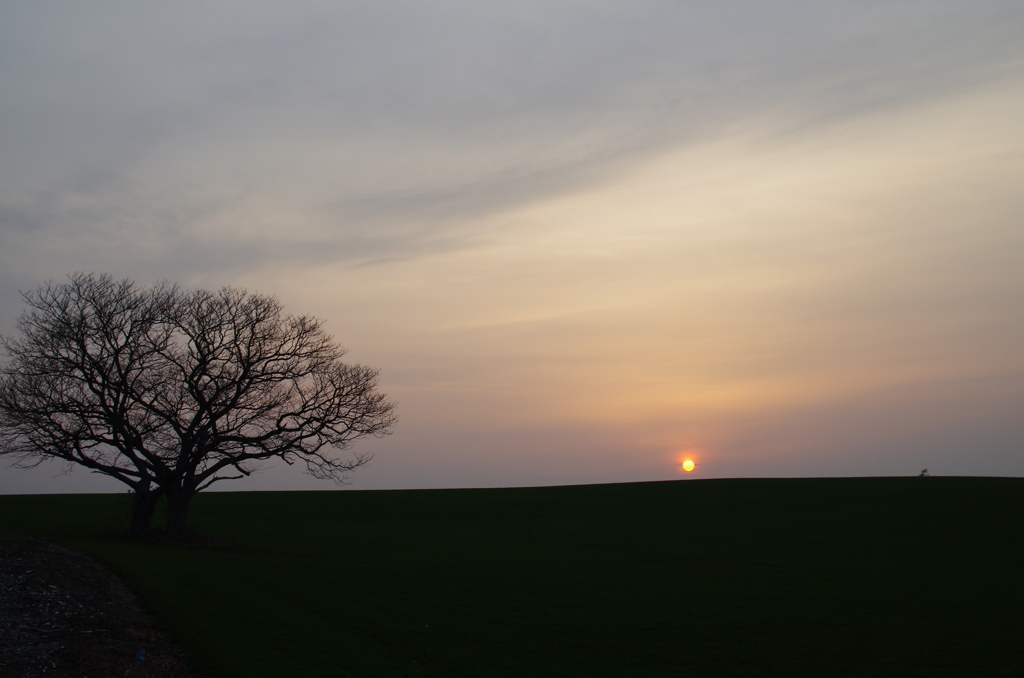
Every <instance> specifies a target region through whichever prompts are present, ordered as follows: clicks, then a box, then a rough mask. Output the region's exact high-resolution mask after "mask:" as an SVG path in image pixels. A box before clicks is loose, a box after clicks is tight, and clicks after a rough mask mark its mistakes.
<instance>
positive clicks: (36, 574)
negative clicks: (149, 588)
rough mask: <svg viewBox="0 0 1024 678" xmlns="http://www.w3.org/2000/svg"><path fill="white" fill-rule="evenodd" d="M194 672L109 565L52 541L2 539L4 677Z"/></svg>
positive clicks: (181, 677)
mask: <svg viewBox="0 0 1024 678" xmlns="http://www.w3.org/2000/svg"><path fill="white" fill-rule="evenodd" d="M193 675H195V674H193V673H190V672H189V671H188V669H187V668H186V664H185V660H184V656H183V654H182V653H181V651H180V650H179V649H178V648H177V647H175V646H174V645H173V644H172V643H170V642H169V640H168V639H167V638H166V637H165V636H164V635H162V634H161V633H160V632H159V631H157V630H156V628H155V627H154V626H153V624H152V623H151V622H150V621H149V620H148V619H147V617H146V615H145V613H143V611H142V610H141V609H140V608H139V605H138V603H137V601H136V600H135V598H134V597H133V596H132V594H131V593H130V592H129V591H128V590H127V589H126V588H125V587H124V585H123V584H121V582H120V581H119V580H118V579H117V578H116V577H115V576H114V575H113V574H111V573H110V572H109V571H108V570H106V569H104V568H103V567H102V566H100V565H99V564H97V563H96V562H94V561H92V560H90V559H89V558H87V557H85V556H83V555H82V554H80V553H77V552H75V551H72V550H70V549H66V548H64V547H62V546H58V545H56V544H51V543H49V542H45V541H40V540H34V539H20V538H19V539H15V540H13V541H0V676H3V677H4V678H29V677H32V678H35V677H36V676H48V677H51V676H52V677H54V678H107V677H108V676H109V677H111V678H112V677H114V676H117V678H187V677H189V676H193Z"/></svg>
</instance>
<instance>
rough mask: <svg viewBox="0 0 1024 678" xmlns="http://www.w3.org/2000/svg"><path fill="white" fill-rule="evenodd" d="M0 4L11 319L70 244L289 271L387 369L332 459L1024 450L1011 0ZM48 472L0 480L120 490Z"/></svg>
mask: <svg viewBox="0 0 1024 678" xmlns="http://www.w3.org/2000/svg"><path fill="white" fill-rule="evenodd" d="M0 18H2V20H0V333H3V334H4V335H10V334H12V333H15V332H16V322H17V318H18V316H19V314H20V313H21V312H22V310H23V308H24V304H23V302H22V300H21V297H20V294H19V291H29V290H32V289H35V288H36V287H37V286H39V285H40V284H43V283H44V282H46V281H48V280H54V281H60V280H62V279H64V278H65V276H66V275H67V274H69V273H72V272H75V271H84V272H97V273H109V274H111V275H113V276H114V277H116V278H131V279H133V280H136V281H138V282H139V283H141V284H151V283H153V282H155V281H157V280H160V279H167V280H171V281H174V282H178V283H180V284H181V285H182V286H184V287H186V288H209V289H215V288H219V287H221V286H223V285H233V286H237V287H243V288H246V289H248V290H250V291H254V292H260V293H265V294H273V295H276V296H277V297H279V298H280V299H281V301H282V302H283V303H284V304H285V307H286V309H288V310H289V311H291V312H295V313H311V314H314V315H316V316H318V317H320V318H323V319H324V321H325V322H326V325H327V328H328V330H329V331H330V332H331V334H332V335H334V337H335V338H336V340H337V341H338V342H339V343H340V344H342V345H343V346H345V347H347V348H348V349H349V353H348V358H349V359H351V361H352V362H358V363H363V364H368V365H373V366H375V367H379V368H380V369H381V388H382V390H383V391H385V392H386V393H388V394H389V395H390V396H391V397H392V399H393V400H395V401H397V403H398V416H399V423H398V426H397V427H396V429H395V432H394V433H393V434H392V435H391V436H389V437H387V438H384V439H380V440H377V439H371V440H367V441H364V442H361V443H358V445H359V449H360V450H363V451H372V452H373V453H374V455H375V457H374V460H373V461H372V462H371V463H370V465H369V466H367V467H366V468H363V469H360V470H358V471H357V472H356V473H355V475H354V476H353V477H352V479H351V484H350V485H349V487H351V488H355V489H386V488H432V487H504V486H523V485H560V484H577V483H595V482H627V481H646V480H670V479H682V478H724V477H781V476H786V477H814V476H887V475H897V476H899V475H916V474H918V473H919V472H920V471H921V470H922V469H924V468H927V469H929V471H930V472H931V474H932V475H995V476H1021V475H1024V351H1022V348H1024V190H1022V186H1024V125H1022V124H1021V122H1020V121H1021V120H1024V40H1021V36H1022V35H1024V5H1022V4H1021V3H1019V2H1017V1H1015V0H1014V1H1010V2H989V1H985V0H979V1H974V2H931V1H928V2H900V1H895V2H888V1H887V2H870V1H869V2H864V1H857V2H830V3H819V2H809V1H799V2H798V1H795V0H774V1H772V2H732V3H712V2H674V1H672V2H668V1H667V2H649V1H646V0H630V1H628V2H626V1H617V2H600V1H598V0H592V1H588V2H569V1H560V0H554V1H552V0H545V1H544V2H532V1H530V0H519V1H517V2H505V3H479V2H433V3H422V2H411V1H410V2H377V1H375V2H345V3H337V2H310V1H304V0H299V1H293V2H289V3H272V2H244V3H243V2H216V1H213V2H176V3H172V4H157V3H134V2H103V1H98V2H90V3H73V2H53V3H20V2H10V1H7V0H0ZM684 458H691V459H692V460H694V461H695V463H696V468H695V470H694V471H693V472H692V473H689V474H687V473H684V472H683V471H681V469H680V463H681V461H682V460H683V459H684ZM62 471H63V469H62V467H60V466H56V465H43V466H41V467H39V468H37V469H35V470H33V471H21V470H15V469H11V468H7V467H6V464H4V463H3V462H0V493H22V492H92V491H121V490H122V489H123V488H122V487H121V486H120V484H119V483H117V482H116V481H112V480H110V479H107V478H104V477H102V476H97V475H94V474H89V473H87V472H86V471H85V470H78V471H74V472H72V473H70V474H63V473H62ZM335 487H336V486H335V485H333V484H332V483H330V482H329V481H317V480H314V479H312V478H310V477H308V476H306V475H304V474H303V473H302V472H301V470H300V469H299V468H297V467H287V466H284V465H281V464H277V465H275V464H268V465H267V467H266V468H265V470H264V471H263V472H262V473H261V474H259V475H256V476H253V477H252V478H249V479H245V480H242V481H233V482H232V483H231V484H230V485H229V484H228V483H223V484H222V485H221V487H220V488H219V489H233V490H267V489H274V490H277V489H334V488H335Z"/></svg>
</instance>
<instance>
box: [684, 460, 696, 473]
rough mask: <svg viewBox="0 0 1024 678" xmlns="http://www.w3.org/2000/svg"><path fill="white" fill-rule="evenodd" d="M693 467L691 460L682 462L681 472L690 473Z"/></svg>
mask: <svg viewBox="0 0 1024 678" xmlns="http://www.w3.org/2000/svg"><path fill="white" fill-rule="evenodd" d="M693 467H694V463H693V459H687V460H686V461H684V462H683V470H684V471H686V472H687V473H689V472H690V471H692V470H693Z"/></svg>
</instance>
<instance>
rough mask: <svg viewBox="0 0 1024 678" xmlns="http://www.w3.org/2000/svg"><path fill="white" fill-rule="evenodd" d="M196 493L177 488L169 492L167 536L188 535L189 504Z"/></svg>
mask: <svg viewBox="0 0 1024 678" xmlns="http://www.w3.org/2000/svg"><path fill="white" fill-rule="evenodd" d="M193 496H195V492H193V491H190V490H185V489H181V488H177V489H175V490H173V491H168V492H167V534H169V535H172V536H175V537H184V536H186V535H187V534H188V503H189V501H191V500H192V497H193Z"/></svg>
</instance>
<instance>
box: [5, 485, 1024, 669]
mask: <svg viewBox="0 0 1024 678" xmlns="http://www.w3.org/2000/svg"><path fill="white" fill-rule="evenodd" d="M127 501H128V498H127V495H125V496H111V495H56V496H4V497H0V528H6V529H10V530H15V531H18V532H21V533H25V534H30V535H35V536H44V537H47V538H50V539H54V540H57V541H60V542H62V543H65V544H68V545H71V546H74V547H76V548H79V549H82V550H84V551H86V552H87V553H89V554H91V555H93V556H95V557H96V558H98V559H100V560H101V561H102V562H104V563H107V564H108V565H109V566H110V567H111V568H112V569H113V570H115V571H116V572H117V573H119V574H120V575H121V576H122V577H123V578H124V579H125V581H126V582H127V583H128V584H129V586H130V587H131V588H133V589H134V590H135V591H136V592H137V593H138V594H139V596H140V598H141V599H142V601H143V602H144V603H145V605H147V606H148V608H149V609H150V610H151V611H152V613H153V614H154V615H155V618H156V619H157V621H158V622H159V623H160V624H161V625H162V626H163V627H165V628H166V629H167V630H169V631H170V633H171V634H172V635H173V636H174V637H175V638H176V639H177V640H178V641H179V642H180V643H181V644H182V646H183V647H184V648H185V650H186V652H187V653H188V654H189V656H190V658H191V659H192V661H193V662H194V663H195V665H196V667H197V668H199V669H202V670H204V671H205V672H206V675H209V676H239V677H241V676H245V677H256V676H299V675H302V676H901V677H903V676H965V675H972V676H1000V675H1006V676H1009V675H1019V671H1021V668H1022V667H1024V642H1021V638H1022V637H1024V633H1022V632H1024V576H1022V575H1024V479H1016V478H939V477H932V478H851V479H799V480H788V479H773V480H707V481H680V482H660V483H631V484H616V485H592V486H577V487H551V488H525V489H481V490H423V491H379V492H378V491H372V492H371V491H359V492H357V491H336V492H274V493H262V492H253V493H210V494H206V495H200V496H199V497H198V498H197V499H196V500H195V501H194V504H193V509H192V518H193V522H194V524H195V525H196V526H197V527H198V529H199V530H200V532H201V533H203V534H204V535H206V536H207V537H210V538H212V539H214V540H221V541H222V542H230V545H223V544H222V545H219V546H218V545H211V544H208V545H205V546H181V545H173V544H167V543H161V542H159V541H133V540H130V539H127V538H125V537H122V536H119V535H118V534H117V533H116V531H115V530H116V529H119V527H123V525H124V523H125V514H124V512H126V511H127V507H128V503H127Z"/></svg>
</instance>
